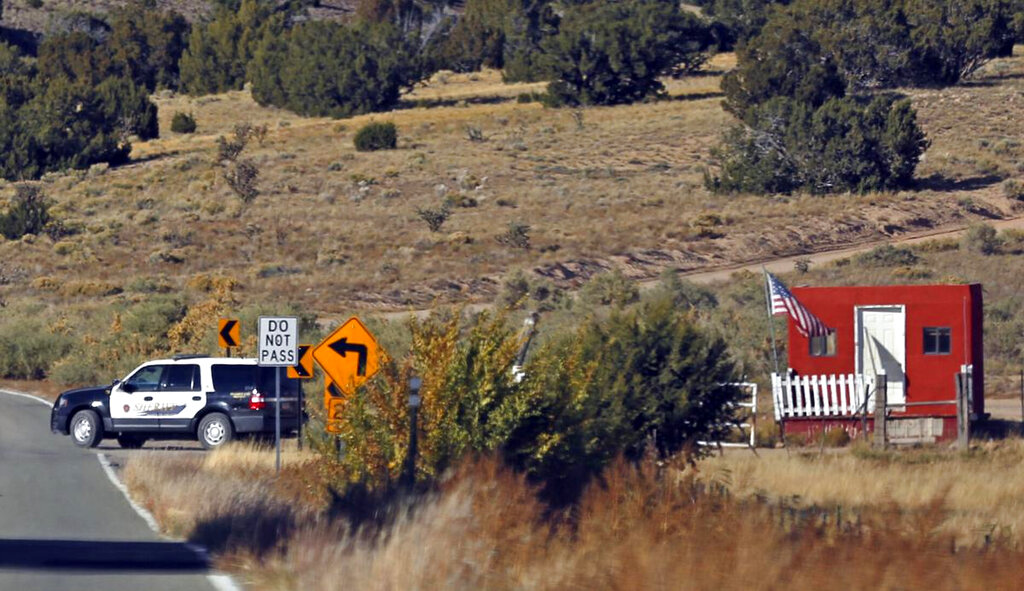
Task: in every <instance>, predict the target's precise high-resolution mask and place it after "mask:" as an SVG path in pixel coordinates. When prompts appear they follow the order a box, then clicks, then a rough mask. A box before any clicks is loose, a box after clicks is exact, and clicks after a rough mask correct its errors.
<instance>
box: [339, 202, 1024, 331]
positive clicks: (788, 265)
mask: <svg viewBox="0 0 1024 591" xmlns="http://www.w3.org/2000/svg"><path fill="white" fill-rule="evenodd" d="M987 223H988V224H989V225H991V226H992V227H993V228H995V229H996V230H998V231H1002V230H1008V229H1017V230H1024V216H1018V217H1013V218H1007V219H1003V220H992V221H989V222H987ZM966 231H967V226H964V225H960V226H946V227H943V228H936V229H932V230H928V231H926V232H916V233H913V234H906V235H903V236H901V237H899V238H895V239H890V240H865V241H863V242H856V243H853V244H849V245H847V246H844V247H842V248H837V249H830V250H822V251H818V252H806V253H802V254H796V255H789V256H784V257H779V258H772V259H763V260H754V261H746V262H742V263H736V264H731V265H726V266H718V267H714V268H710V269H702V270H694V271H685V272H682V273H680V277H683V278H685V279H687V280H689V281H693V282H695V283H703V284H707V283H714V282H716V281H726V280H728V279H729V277H731V276H732V274H733V273H736V272H738V271H750V272H753V273H759V272H761V269H762V267H764V268H766V269H767V270H768V271H770V272H772V273H786V272H789V271H792V270H793V267H794V264H795V263H796V261H798V260H807V261H809V262H810V264H811V265H812V266H815V265H822V264H825V263H829V262H831V261H834V260H837V259H842V258H846V257H850V256H854V255H857V254H860V253H863V252H867V251H869V250H871V249H874V248H878V247H879V246H883V245H886V244H892V245H895V246H909V245H914V244H918V243H921V242H927V241H929V240H936V239H940V238H955V239H959V238H960V237H961V236H962V235H963V234H964V232H966ZM659 281H660V280H659V279H656V278H652V279H644V280H641V281H639V282H638V283H639V285H640V289H641V290H647V289H651V288H653V287H655V286H657V285H658V283H659ZM570 293H571V294H572V295H575V291H573V292H570ZM493 306H494V304H493V303H480V302H478V303H471V304H466V310H467V311H471V312H475V311H480V310H486V309H489V308H492V307H493ZM429 313H430V309H418V310H401V311H391V312H384V313H381V314H379V317H381V318H384V319H387V320H401V319H404V318H408V317H409V316H410V315H412V316H416V317H417V318H423V317H425V316H426V315H427V314H429ZM323 323H324V324H325V326H327V325H331V324H332V321H331V320H327V319H325V320H324V321H323Z"/></svg>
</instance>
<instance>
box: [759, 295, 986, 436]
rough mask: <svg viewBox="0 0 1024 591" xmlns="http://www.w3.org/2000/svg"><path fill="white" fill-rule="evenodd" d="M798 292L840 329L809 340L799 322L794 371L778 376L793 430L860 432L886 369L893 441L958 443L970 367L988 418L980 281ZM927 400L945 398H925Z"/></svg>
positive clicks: (978, 406) (780, 403)
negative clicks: (959, 397)
mask: <svg viewBox="0 0 1024 591" xmlns="http://www.w3.org/2000/svg"><path fill="white" fill-rule="evenodd" d="M791 291H792V293H793V295H794V296H795V297H796V299H797V300H799V301H800V303H801V304H803V306H804V307H805V308H807V309H808V310H809V311H810V312H812V313H813V314H814V315H816V316H817V317H818V318H820V319H821V320H822V321H823V322H824V323H825V324H826V325H827V326H828V327H829V328H830V329H832V332H831V333H830V334H829V335H828V336H820V337H811V338H808V337H804V336H802V335H801V334H800V333H799V332H798V331H797V329H796V327H795V324H794V321H793V319H792V318H789V321H788V325H789V330H788V333H789V347H788V351H789V372H788V374H787V375H784V376H773V380H772V381H773V388H772V389H773V396H774V401H775V406H776V409H775V413H776V419H777V420H781V421H782V423H783V426H784V430H785V432H786V433H787V434H792V433H806V434H808V435H810V434H814V433H816V432H818V431H820V430H822V429H829V428H834V427H838V426H841V427H843V428H845V429H847V430H848V431H850V432H851V434H852V435H856V434H857V433H858V432H859V430H860V429H861V425H863V424H864V423H863V422H862V420H861V418H860V417H861V415H862V414H864V412H865V410H867V412H868V413H871V412H873V410H874V399H873V396H872V395H871V392H872V391H873V388H874V376H876V375H879V374H885V376H886V384H887V397H888V404H887V405H886V409H887V414H888V416H889V418H890V421H888V422H887V430H888V431H889V433H890V434H891V436H892V438H893V440H896V441H898V440H906V441H915V440H916V441H941V440H950V439H955V437H956V406H955V405H954V404H950V401H953V400H955V399H956V381H955V376H956V374H957V373H958V372H961V371H965V370H967V371H970V372H971V373H972V380H971V382H972V386H973V387H972V388H971V390H972V407H971V408H972V409H973V411H974V414H975V415H976V416H981V415H982V414H983V412H984V410H985V399H984V351H983V348H982V335H983V331H982V293H981V285H980V284H972V285H894V286H878V287H796V288H793V289H792V290H791ZM865 400H866V402H865ZM927 402H936V403H937V404H934V405H930V404H921V403H927ZM867 427H868V428H869V429H870V428H871V421H870V420H869V421H868V424H867Z"/></svg>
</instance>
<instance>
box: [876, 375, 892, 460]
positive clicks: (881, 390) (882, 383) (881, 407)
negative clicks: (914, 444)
mask: <svg viewBox="0 0 1024 591" xmlns="http://www.w3.org/2000/svg"><path fill="white" fill-rule="evenodd" d="M887 382H888V381H887V379H886V375H885V374H884V373H880V374H878V375H876V376H875V447H876V448H878V449H885V443H886V437H885V405H886V403H887V402H888V399H889V397H888V392H887V390H888V383H887Z"/></svg>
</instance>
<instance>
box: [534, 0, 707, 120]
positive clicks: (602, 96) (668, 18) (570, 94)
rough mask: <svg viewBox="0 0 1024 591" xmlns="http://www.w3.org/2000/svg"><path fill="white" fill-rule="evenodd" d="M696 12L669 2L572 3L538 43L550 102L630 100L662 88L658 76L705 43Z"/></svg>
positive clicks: (610, 102)
mask: <svg viewBox="0 0 1024 591" xmlns="http://www.w3.org/2000/svg"><path fill="white" fill-rule="evenodd" d="M701 30H702V28H701V26H700V25H699V22H698V21H697V19H696V17H694V16H693V15H690V14H688V13H685V12H683V11H682V10H681V9H680V8H679V6H678V5H677V4H675V3H672V2H661V1H660V0H635V1H633V2H614V1H609V0H595V1H593V2H588V3H583V4H579V5H576V6H571V7H569V8H567V9H566V10H565V14H564V15H563V17H562V20H561V22H560V24H559V27H558V33H556V34H555V35H552V36H550V37H548V38H547V39H545V41H544V42H543V44H542V47H543V54H544V56H545V58H544V59H545V67H546V70H547V71H548V72H549V73H550V76H551V79H552V81H551V83H550V84H549V85H548V95H549V97H550V100H551V102H552V103H553V104H555V105H615V104H623V103H632V102H636V101H639V100H642V99H644V98H646V97H649V96H655V95H659V94H662V93H663V92H664V86H663V85H662V84H661V82H660V81H659V80H658V78H659V77H660V76H662V75H663V74H665V73H667V72H669V71H670V70H671V69H673V68H674V67H675V66H677V65H680V64H682V63H684V62H686V61H688V60H690V59H692V56H693V55H695V54H699V53H701V52H702V51H703V50H704V49H705V48H706V45H707V43H706V39H705V37H706V35H704V34H703V33H702V32H701Z"/></svg>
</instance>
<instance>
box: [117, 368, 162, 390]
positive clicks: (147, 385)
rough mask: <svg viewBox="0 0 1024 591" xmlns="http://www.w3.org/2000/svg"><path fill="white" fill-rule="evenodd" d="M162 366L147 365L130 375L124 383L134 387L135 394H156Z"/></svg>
mask: <svg viewBox="0 0 1024 591" xmlns="http://www.w3.org/2000/svg"><path fill="white" fill-rule="evenodd" d="M164 367H166V366H164V365H147V366H146V367H143V368H141V369H140V370H139V371H137V372H135V373H134V374H132V377H130V378H128V379H127V380H126V381H125V383H126V384H130V385H131V386H134V387H135V390H136V391H137V392H156V391H157V389H158V388H159V387H160V376H162V375H163V373H164Z"/></svg>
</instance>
